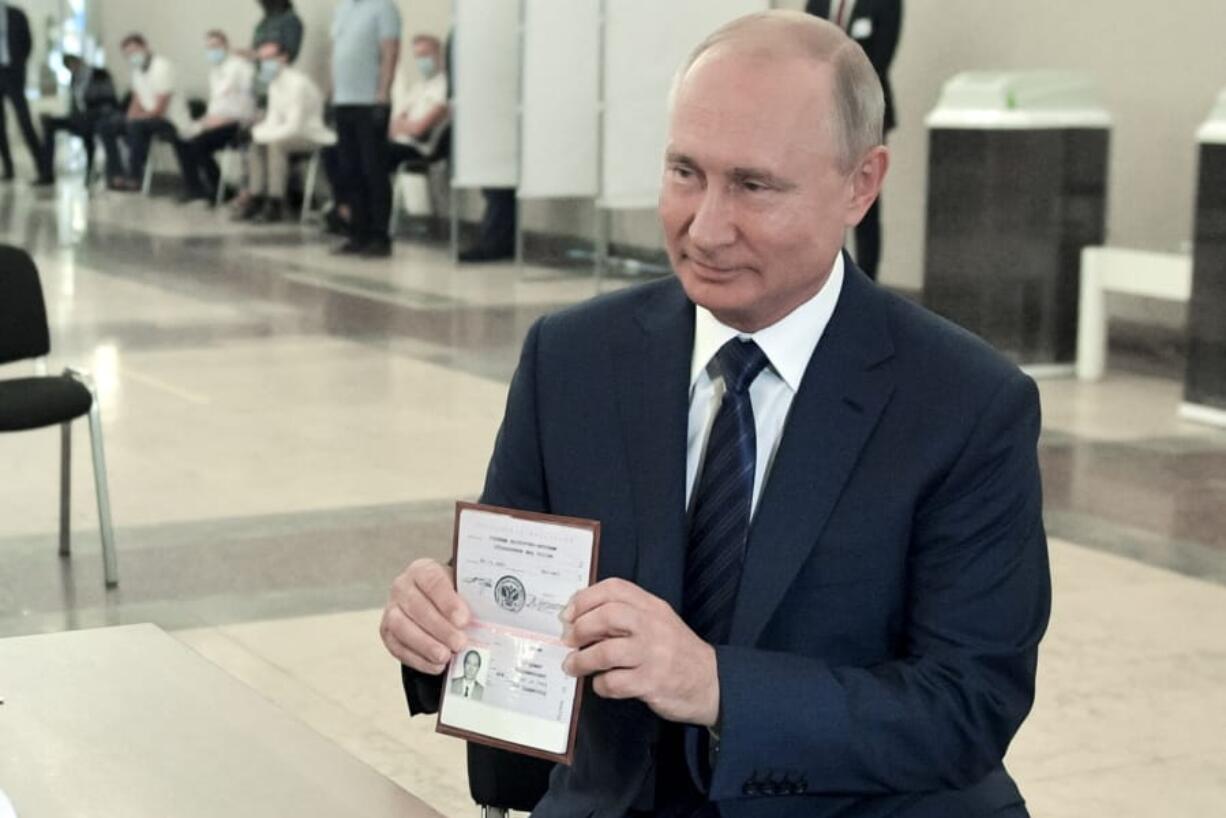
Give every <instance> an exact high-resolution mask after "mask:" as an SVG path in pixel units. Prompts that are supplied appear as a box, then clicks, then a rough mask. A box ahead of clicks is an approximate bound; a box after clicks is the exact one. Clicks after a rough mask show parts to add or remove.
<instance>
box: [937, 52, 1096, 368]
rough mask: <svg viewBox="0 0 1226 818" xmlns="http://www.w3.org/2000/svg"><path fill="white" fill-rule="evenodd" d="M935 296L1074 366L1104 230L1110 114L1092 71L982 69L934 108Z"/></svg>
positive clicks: (1008, 341) (1016, 351)
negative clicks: (1082, 305) (1083, 292)
mask: <svg viewBox="0 0 1226 818" xmlns="http://www.w3.org/2000/svg"><path fill="white" fill-rule="evenodd" d="M927 124H928V129H929V157H928V205H927V226H926V234H925V237H926V241H925V252H924V303H925V304H926V305H927V306H928V307H929V308H931V309H933V310H934V311H936V312H938V313H940V314H941V315H944V316H945V317H947V318H949V319H951V320H953V321H955V322H957V323H958V324H961V325H962V326H964V327H966V328H967V329H969V330H970V331H972V332H974V333H976V334H977V335H979V336H981V337H983V338H984V339H986V340H987V341H988V342H990V343H991V344H993V345H994V346H996V347H997V348H998V349H1000V350H1001V351H1003V352H1004V353H1005V354H1007V355H1008V356H1009V357H1011V358H1013V359H1014V360H1016V361H1017V362H1018V363H1021V364H1027V365H1030V367H1031V368H1033V369H1040V368H1042V367H1043V366H1045V365H1046V366H1049V367H1053V368H1055V369H1057V370H1059V371H1063V370H1064V369H1065V368H1067V369H1068V371H1069V372H1070V373H1071V371H1072V365H1073V362H1074V361H1075V359H1076V349H1077V302H1078V297H1079V269H1080V254H1081V249H1082V248H1083V247H1085V246H1087V245H1096V244H1102V243H1103V239H1104V235H1105V230H1106V228H1105V220H1106V192H1107V153H1108V145H1109V138H1110V129H1111V117H1110V115H1109V114H1108V113H1107V111H1106V109H1105V108H1104V107H1103V106H1102V104H1101V102H1100V98H1099V94H1098V90H1097V88H1096V87H1095V85H1094V83H1093V82H1092V81H1090V80H1089V79H1088V78H1087V77H1085V76H1083V75H1080V74H1076V73H1070V72H1060V71H1029V72H971V73H965V74H958V75H957V76H955V77H953V78H952V79H950V80H949V81H948V82H946V84H945V86H944V88H943V90H942V94H941V98H940V101H939V102H938V104H937V107H936V108H934V109H933V111H932V112H931V113H930V114H929V116H928V120H927Z"/></svg>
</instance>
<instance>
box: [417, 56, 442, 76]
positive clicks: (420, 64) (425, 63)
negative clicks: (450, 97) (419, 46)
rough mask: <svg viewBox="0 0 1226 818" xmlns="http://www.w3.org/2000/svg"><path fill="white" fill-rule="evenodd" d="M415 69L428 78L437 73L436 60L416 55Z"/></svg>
mask: <svg viewBox="0 0 1226 818" xmlns="http://www.w3.org/2000/svg"><path fill="white" fill-rule="evenodd" d="M417 70H418V71H420V72H421V75H422V76H423V77H425V78H426V79H430V78H431V77H433V76H434V75H435V74H437V73H438V62H437V61H435V59H434V58H433V57H418V58H417Z"/></svg>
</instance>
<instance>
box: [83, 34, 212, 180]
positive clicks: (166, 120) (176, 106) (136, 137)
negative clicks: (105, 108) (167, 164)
mask: <svg viewBox="0 0 1226 818" xmlns="http://www.w3.org/2000/svg"><path fill="white" fill-rule="evenodd" d="M120 47H121V48H122V49H123V54H124V57H125V58H126V59H127V60H128V64H129V65H130V66H131V67H132V101H131V103H129V105H128V110H127V112H126V113H125V114H122V115H121V114H116V115H114V116H111V117H109V118H107V119H105V120H103V121H102V122H101V123H99V126H98V135H99V136H101V137H102V145H103V147H104V148H106V175H107V180H108V182H109V185H110V187H111V189H112V190H139V189H140V187H141V180H142V179H143V178H144V175H145V162H146V161H147V160H148V158H149V145H150V143H151V142H152V141H153V139H154V137H161V138H162V139H165V140H167V141H169V142H171V144H173V145H174V146H175V151H176V153H178V154H179V161H180V164H181V163H182V161H183V157H182V148H181V145H180V143H179V132H180V130H182V129H186V128H187V127H188V125H189V124H190V123H191V117H190V116H188V113H187V102H186V101H185V100H184V99H183V95H182V94H181V93H179V90H178V81H177V77H176V74H175V67H174V64H173V63H172V62H171V61H170V60H168V59H166V58H165V57H162V56H160V55H154V53H153V52H152V51H151V50H150V49H149V44H148V42H146V40H145V38H144V37H143V36H142V35H140V34H129V35H128V36H127V37H124V38H123V41H122V43H121V44H120ZM121 139H122V140H123V141H125V142H126V143H127V147H128V158H127V162H126V163H125V161H124V157H123V154H122V153H121V152H120V150H119V141H120V140H121Z"/></svg>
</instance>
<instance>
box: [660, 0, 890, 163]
mask: <svg viewBox="0 0 1226 818" xmlns="http://www.w3.org/2000/svg"><path fill="white" fill-rule="evenodd" d="M717 47H728V48H732V49H736V50H737V51H739V52H741V53H746V54H751V55H753V56H759V57H763V58H773V59H781V58H788V57H802V58H806V59H810V60H812V61H814V62H817V63H821V64H829V65H830V66H831V67H832V68H833V69H834V105H835V121H834V122H832V123H831V124H832V126H833V128H834V137H835V139H836V140H837V142H838V143H839V159H840V164H841V165H842V166H843V170H845V171H847V172H850V171H851V170H852V169H853V168H854V166H855V163H856V162H857V161H858V160H859V159H860V157H861V156H863V155H864V154H865V153H866V152H868V151H869V150H871V149H872V148H875V147H877V146H878V145H881V144H883V143H884V142H885V92H884V90H882V87H881V80H880V78H878V76H877V71H876V70H875V69H874V68H873V64H872V62H870V61H869V59H868V55H867V54H865V53H864V49H863V48H861V47H860V46H859V45H858V44H857V43H856V41H855V40H852V39H851V38H850V37H848V36H847V34H846V33H844V31H843V30H842V29H841V28H839V27H838V26H836V25H834V24H833V23H831V22H829V21H827V20H823V19H821V18H820V17H814V16H813V15H810V14H805V13H804V12H799V11H784V10H780V9H775V10H772V11H762V12H757V13H755V14H748V15H746V16H744V17H739V18H737V19H736V20H733V21H732V22H730V23H727V24H725V25H724V26H722V27H720V28H719V29H717V30H716V31H715V32H714V33H712V34H711V35H710V36H708V37H707V38H706V39H705V40H703V41H702V42H701V43H699V45H698V47H697V48H695V49H694V51H693V53H691V54H690V57H689V59H688V60H686V62H685V65H684V66H682V68H681V70H680V71H679V72H678V73H677V77H676V80H675V81H674V83H673V96H675V95H676V93H677V89H678V88H679V87H680V85H681V83H682V81H683V80H684V79H685V76H686V75H687V74H688V73H689V72H690V69H691V68H693V67H694V64H695V63H697V62H698V60H699V59H701V58H702V56H703V55H704V54H706V53H707V52H708V51H711V50H712V49H715V48H717Z"/></svg>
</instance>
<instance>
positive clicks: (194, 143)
mask: <svg viewBox="0 0 1226 818" xmlns="http://www.w3.org/2000/svg"><path fill="white" fill-rule="evenodd" d="M204 54H205V59H207V60H208V61H209V64H210V65H211V66H212V68H210V69H209V106H208V109H207V110H206V111H205V114H204V118H203V119H201V120H200V121H199V122H198V123H194V125H193V128H192V129H191V130H192V133H191V134H190V137H189V138H187V139H185V141H184V143H183V151H182V157H181V161H182V164H183V184H184V187H185V188H186V189H185V192H184V194H183V199H184V201H191V200H192V199H206V200H208V201H210V202H211V201H214V200H215V198H216V196H217V186H218V185H219V184H220V183H221V168H220V167H218V165H217V160H216V159H214V158H213V154H214V153H216V152H217V151H219V150H221V149H222V148H224V147H225V146H226V145H229V144H231V143H232V142H234V141H235V140H236V139H237V138H238V132H239V129H240V128H241V127H242V126H243V125H244V124H246V123H248V122H251V121H252V120H253V119H254V118H255V97H254V95H253V91H252V83H253V81H254V78H255V68H254V66H252V64H251V62H250V61H249V60H244V59H243V58H242V57H240V56H238V55H237V54H232V53H230V41H229V38H227V37H226V35H225V32H223V31H219V30H216V29H215V30H213V31H210V32H208V33H207V34H206V35H205V38H204ZM202 173H203V177H202V176H201V174H202Z"/></svg>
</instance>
